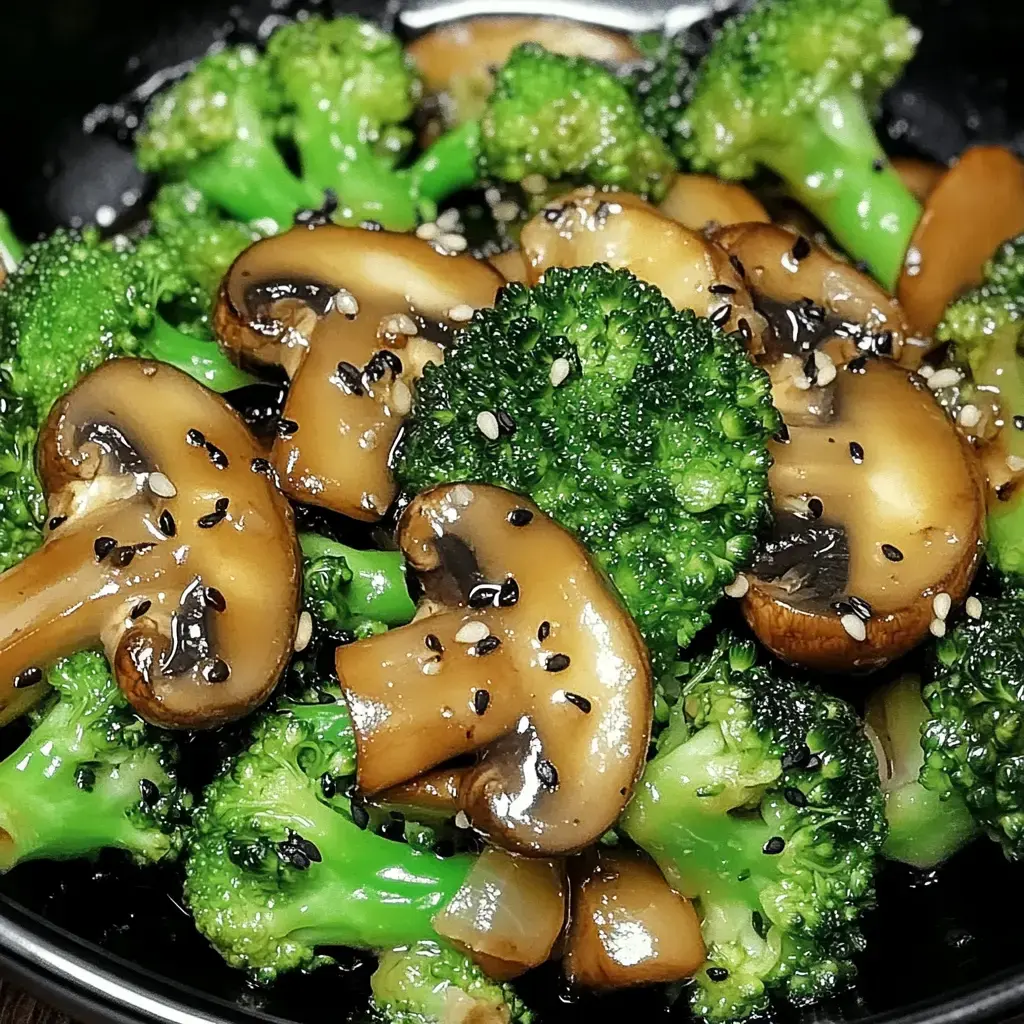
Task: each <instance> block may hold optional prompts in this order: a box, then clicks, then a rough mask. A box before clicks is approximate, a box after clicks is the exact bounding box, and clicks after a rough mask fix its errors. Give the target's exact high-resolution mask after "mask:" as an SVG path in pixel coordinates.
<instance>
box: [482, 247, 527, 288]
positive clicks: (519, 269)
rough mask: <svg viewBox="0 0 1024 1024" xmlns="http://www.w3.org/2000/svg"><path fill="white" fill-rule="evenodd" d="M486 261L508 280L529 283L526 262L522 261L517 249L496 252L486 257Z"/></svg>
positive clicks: (521, 255)
mask: <svg viewBox="0 0 1024 1024" xmlns="http://www.w3.org/2000/svg"><path fill="white" fill-rule="evenodd" d="M487 262H488V263H490V265H491V266H492V267H494V269H495V270H497V271H498V273H499V274H501V276H502V277H503V278H505V280H506V281H508V282H512V281H519V282H520V283H522V284H529V283H530V279H529V276H528V273H527V269H526V264H525V263H524V262H523V254H522V253H521V252H520V251H519V250H518V249H509V250H508V251H507V252H496V253H495V254H494V255H493V256H489V257H488V258H487Z"/></svg>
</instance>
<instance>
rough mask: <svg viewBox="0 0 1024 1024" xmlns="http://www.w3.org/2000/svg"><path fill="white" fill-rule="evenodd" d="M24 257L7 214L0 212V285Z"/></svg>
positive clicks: (19, 241)
mask: <svg viewBox="0 0 1024 1024" xmlns="http://www.w3.org/2000/svg"><path fill="white" fill-rule="evenodd" d="M24 255H25V247H24V246H23V245H22V244H21V240H20V239H19V238H18V236H17V235H16V234H15V233H14V229H13V228H12V227H11V222H10V221H9V220H8V219H7V214H6V213H4V212H3V210H0V284H2V283H3V280H4V276H5V275H6V274H9V273H10V272H11V271H12V270H13V269H14V268H15V267H16V266H17V265H18V264H19V263H20V262H21V259H22V257H23V256H24Z"/></svg>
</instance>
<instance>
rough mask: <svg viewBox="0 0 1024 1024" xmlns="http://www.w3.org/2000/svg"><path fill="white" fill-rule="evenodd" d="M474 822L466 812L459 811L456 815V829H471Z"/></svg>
mask: <svg viewBox="0 0 1024 1024" xmlns="http://www.w3.org/2000/svg"><path fill="white" fill-rule="evenodd" d="M472 824H473V823H472V822H471V821H470V820H469V815H468V814H467V813H466V812H465V811H459V813H458V814H456V815H455V827H456V828H471V827H472Z"/></svg>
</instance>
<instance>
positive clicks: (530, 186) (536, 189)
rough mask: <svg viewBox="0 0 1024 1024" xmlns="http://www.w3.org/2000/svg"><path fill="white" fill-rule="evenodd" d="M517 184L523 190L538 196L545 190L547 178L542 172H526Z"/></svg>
mask: <svg viewBox="0 0 1024 1024" xmlns="http://www.w3.org/2000/svg"><path fill="white" fill-rule="evenodd" d="M519 184H520V186H521V187H522V189H523V191H524V192H529V193H530V195H533V196H539V195H540V194H541V193H542V192H545V191H547V187H548V179H547V178H545V177H544V175H543V174H528V175H526V177H525V178H523V180H522V181H520V182H519Z"/></svg>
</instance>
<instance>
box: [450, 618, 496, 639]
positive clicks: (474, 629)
mask: <svg viewBox="0 0 1024 1024" xmlns="http://www.w3.org/2000/svg"><path fill="white" fill-rule="evenodd" d="M490 632H491V631H490V630H489V629H488V628H487V624H486V623H483V622H481V621H480V620H479V619H471V620H470V621H469V622H467V623H465V624H464V625H463V626H462V627H461V628H460V629H459V631H458V633H456V634H455V641H456V643H460V644H478V643H480V641H481V640H483V638H484V637H486V636H489V635H490Z"/></svg>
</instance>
